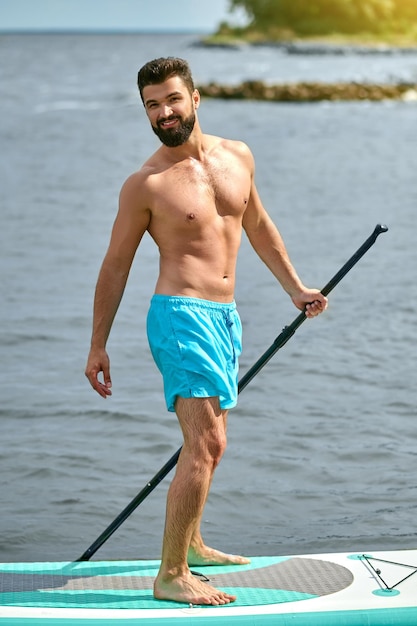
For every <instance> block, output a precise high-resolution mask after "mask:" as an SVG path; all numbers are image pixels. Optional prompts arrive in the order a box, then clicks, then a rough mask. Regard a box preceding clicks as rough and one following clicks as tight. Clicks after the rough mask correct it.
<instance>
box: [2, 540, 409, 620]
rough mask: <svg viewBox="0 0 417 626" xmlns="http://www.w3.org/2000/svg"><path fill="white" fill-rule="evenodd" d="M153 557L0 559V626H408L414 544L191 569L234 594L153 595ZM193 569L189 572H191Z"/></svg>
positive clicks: (261, 559)
mask: <svg viewBox="0 0 417 626" xmlns="http://www.w3.org/2000/svg"><path fill="white" fill-rule="evenodd" d="M158 567H159V561H84V562H67V563H4V564H0V626H6V624H7V625H8V626H41V625H42V626H98V625H99V624H104V625H107V626H130V625H133V624H140V626H182V625H184V624H187V625H191V624H197V625H199V626H209V625H212V624H218V625H219V624H222V625H223V624H227V626H229V625H230V626H234V625H236V626H241V625H247V626H249V625H250V626H264V625H272V624H273V625H274V626H275V625H277V626H307V625H308V626H338V625H342V626H364V625H365V624H366V625H367V626H385V625H387V626H388V625H394V624H395V626H403V625H407V626H416V624H417V550H404V551H393V552H373V553H369V554H363V553H352V554H317V555H305V556H287V557H282V556H281V557H280V556H277V557H273V556H267V557H255V558H252V561H251V563H250V564H249V565H244V566H222V567H220V566H206V567H198V568H195V569H197V570H198V571H196V572H195V575H199V576H201V577H202V580H207V581H208V582H209V584H210V585H213V586H214V587H217V588H219V589H222V590H224V591H227V592H228V593H231V594H234V595H236V596H237V601H236V602H234V603H232V604H228V605H224V606H214V607H212V606H209V607H207V606H188V605H183V604H178V603H175V602H162V601H158V600H155V599H154V598H153V594H152V585H153V580H154V578H155V576H156V573H157V571H158ZM193 571H194V568H193Z"/></svg>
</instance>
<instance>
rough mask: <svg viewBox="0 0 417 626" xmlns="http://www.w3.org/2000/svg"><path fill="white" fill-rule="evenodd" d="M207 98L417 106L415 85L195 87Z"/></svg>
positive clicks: (253, 83)
mask: <svg viewBox="0 0 417 626" xmlns="http://www.w3.org/2000/svg"><path fill="white" fill-rule="evenodd" d="M198 89H199V91H200V93H201V95H202V96H203V97H206V98H220V99H224V100H268V101H272V102H319V101H323V100H329V101H337V100H370V101H380V100H403V101H408V102H412V101H416V102H417V84H412V83H401V84H396V85H378V84H368V83H354V82H348V83H320V82H306V83H287V84H278V85H270V84H268V83H265V82H263V81H257V80H248V81H245V82H243V83H240V84H239V85H220V84H218V83H213V82H212V83H209V84H208V85H200V86H199V87H198Z"/></svg>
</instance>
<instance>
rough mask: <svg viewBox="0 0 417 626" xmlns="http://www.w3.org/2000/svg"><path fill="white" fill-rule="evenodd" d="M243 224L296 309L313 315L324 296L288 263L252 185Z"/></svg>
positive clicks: (323, 305) (322, 305)
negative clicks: (303, 280)
mask: <svg viewBox="0 0 417 626" xmlns="http://www.w3.org/2000/svg"><path fill="white" fill-rule="evenodd" d="M243 228H244V229H245V232H246V234H247V236H248V238H249V241H250V242H251V244H252V246H253V248H254V250H255V251H256V253H257V254H258V255H259V257H260V258H261V259H262V261H263V262H264V263H265V265H266V266H267V267H268V268H269V269H270V270H271V272H272V273H273V275H274V276H275V277H276V278H277V280H278V281H279V282H280V284H281V286H282V287H283V289H284V290H285V291H286V292H287V293H288V295H289V296H290V297H291V299H292V301H293V303H294V304H295V306H296V307H297V308H298V309H301V310H304V309H305V313H306V316H307V317H315V316H316V315H318V314H319V313H322V312H323V311H324V310H325V309H326V308H327V298H326V297H325V296H323V294H321V293H320V291H319V290H318V289H309V288H308V287H306V286H305V285H304V284H303V283H302V281H301V279H300V278H299V276H298V274H297V272H296V270H295V268H294V266H293V265H292V263H291V260H290V258H289V255H288V252H287V250H286V247H285V244H284V241H283V239H282V237H281V234H280V233H279V230H278V228H277V227H276V226H275V224H274V222H273V221H272V219H271V218H270V216H269V215H268V213H267V212H266V210H265V209H264V207H263V205H262V202H261V200H260V198H259V195H258V192H257V190H256V186H255V184H254V183H253V184H252V190H251V195H250V199H249V202H248V206H247V208H246V211H245V214H244V216H243Z"/></svg>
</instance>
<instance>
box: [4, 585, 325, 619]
mask: <svg viewBox="0 0 417 626" xmlns="http://www.w3.org/2000/svg"><path fill="white" fill-rule="evenodd" d="M220 589H222V590H224V591H226V592H227V593H230V594H236V595H237V596H238V601H237V602H234V603H233V606H239V607H241V606H262V605H267V604H281V603H283V602H297V601H298V600H308V599H310V598H314V597H316V596H313V595H311V594H308V593H300V592H296V591H285V590H280V589H258V588H256V589H253V588H248V587H242V588H238V587H220ZM0 603H1V605H2V606H26V607H38V608H39V607H45V608H72V609H74V608H80V609H84V608H88V609H159V610H161V609H178V608H179V607H180V605H179V604H178V603H177V602H167V601H163V602H162V601H158V600H155V599H154V597H153V595H152V591H150V590H149V589H147V590H144V589H141V590H133V589H132V590H112V589H111V590H108V589H106V590H105V591H97V590H94V591H90V590H82V591H74V590H68V591H62V590H59V591H23V592H19V593H14V592H6V593H2V594H0ZM48 623H49V622H48ZM0 624H1V621H0Z"/></svg>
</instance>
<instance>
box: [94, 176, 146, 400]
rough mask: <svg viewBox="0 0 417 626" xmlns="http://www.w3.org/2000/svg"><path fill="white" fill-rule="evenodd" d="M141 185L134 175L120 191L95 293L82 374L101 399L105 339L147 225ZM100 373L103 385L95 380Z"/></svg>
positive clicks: (106, 387)
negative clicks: (117, 206) (85, 364)
mask: <svg viewBox="0 0 417 626" xmlns="http://www.w3.org/2000/svg"><path fill="white" fill-rule="evenodd" d="M142 182H143V176H141V173H138V174H133V175H132V176H131V177H130V178H128V179H127V181H126V182H125V184H124V185H123V187H122V190H121V192H120V202H119V211H118V214H117V217H116V220H115V222H114V225H113V230H112V235H111V238H110V244H109V248H108V250H107V253H106V256H105V257H104V261H103V264H102V266H101V269H100V273H99V277H98V280H97V286H96V291H95V297H94V312H93V331H92V337H91V348H90V353H89V356H88V361H87V366H86V370H85V374H86V376H87V378H88V380H89V381H90V384H91V386H92V387H93V389H95V391H97V393H98V394H99V395H100V396H102V397H103V398H106V397H107V396H109V395H111V377H110V363H109V358H108V355H107V352H106V343H107V339H108V337H109V334H110V330H111V327H112V324H113V320H114V318H115V315H116V313H117V309H118V308H119V304H120V302H121V299H122V296H123V292H124V289H125V286H126V281H127V278H128V276H129V272H130V268H131V265H132V262H133V258H134V256H135V253H136V250H137V248H138V246H139V243H140V241H141V239H142V237H143V234H144V233H145V231H146V229H147V227H148V225H149V221H150V211H149V210H148V209H147V208H145V206H144V204H143V198H144V194H142V193H141V192H142V189H141V186H142ZM101 372H102V373H103V382H101V381H100V380H99V378H98V377H99V375H100V373H101Z"/></svg>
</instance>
